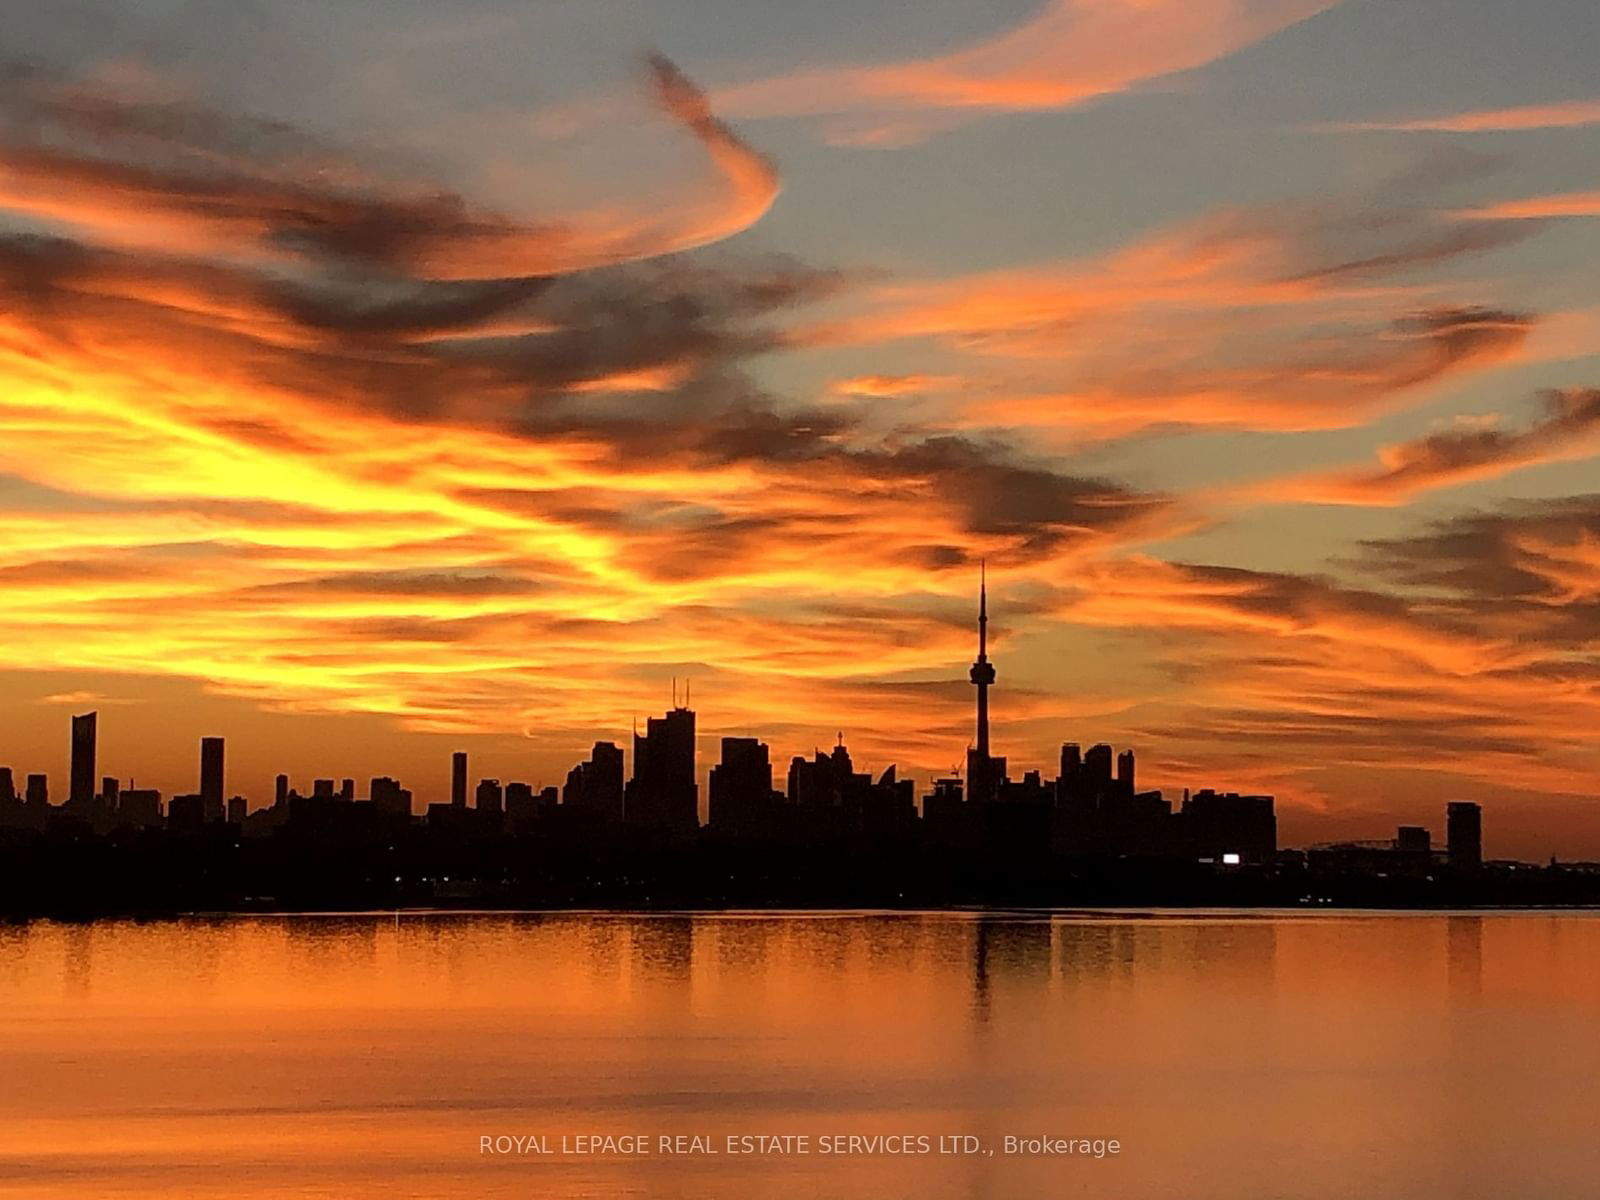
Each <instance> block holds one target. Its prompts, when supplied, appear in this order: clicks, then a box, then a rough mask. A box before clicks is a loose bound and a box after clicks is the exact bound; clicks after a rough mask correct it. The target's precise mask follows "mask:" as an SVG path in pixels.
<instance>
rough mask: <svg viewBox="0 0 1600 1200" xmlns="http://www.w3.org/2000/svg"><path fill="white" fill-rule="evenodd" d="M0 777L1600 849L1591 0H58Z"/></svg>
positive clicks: (4, 193) (40, 154) (1, 443)
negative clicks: (821, 777) (820, 767)
mask: <svg viewBox="0 0 1600 1200" xmlns="http://www.w3.org/2000/svg"><path fill="white" fill-rule="evenodd" d="M14 7H15V8H17V9H18V11H15V12H8V13H7V17H6V22H5V28H4V31H3V35H0V36H3V41H0V644H3V645H4V647H5V649H6V656H5V659H4V662H3V664H0V665H3V666H4V668H5V670H4V674H3V681H0V683H3V687H0V764H6V765H10V766H11V767H13V768H14V769H15V770H16V771H17V772H18V774H19V776H20V775H21V774H22V773H23V772H26V771H39V770H48V771H50V772H51V773H52V789H53V795H54V798H56V799H57V800H59V799H61V798H62V797H64V795H65V788H66V777H65V769H66V758H67V742H68V736H67V718H68V715H69V714H70V713H73V712H81V711H87V710H89V709H98V710H99V712H100V730H101V734H100V765H101V770H102V773H104V774H111V775H118V776H120V777H122V778H123V779H124V780H125V781H126V780H127V779H128V778H129V777H130V776H132V777H135V778H136V779H137V780H138V782H139V783H141V784H144V785H151V786H157V787H161V788H163V789H164V790H167V791H186V790H191V789H192V788H193V786H194V778H195V774H196V771H197V751H196V748H195V743H196V739H198V737H199V736H200V735H202V734H224V735H226V736H227V737H228V739H229V768H230V770H229V780H228V782H229V788H230V790H232V791H239V792H243V793H244V794H246V795H248V796H250V797H251V799H252V801H253V803H255V804H261V803H264V802H266V801H267V800H269V799H270V796H271V788H270V781H271V776H272V775H273V773H275V772H276V771H278V770H286V771H289V772H290V773H291V774H292V775H293V776H294V777H295V779H296V782H297V783H304V784H307V785H308V784H309V780H310V779H311V777H313V776H335V777H342V776H346V775H350V776H355V777H357V778H358V779H360V780H362V781H363V782H362V784H361V788H362V790H363V791H364V790H365V782H364V781H365V779H366V777H368V776H371V775H375V774H394V775H397V776H399V777H400V778H401V779H402V781H403V782H404V783H406V784H407V785H408V786H410V787H411V788H413V790H414V791H416V793H417V794H418V799H419V802H422V801H426V800H438V799H441V798H443V797H444V796H445V794H446V792H447V787H448V754H449V752H450V751H452V750H455V749H466V750H468V751H470V752H471V753H472V754H473V756H474V762H473V775H474V776H479V775H494V776H499V777H500V778H502V779H512V778H516V779H525V780H527V781H529V782H543V783H559V782H560V780H561V779H562V778H563V777H564V775H565V773H566V770H567V768H568V767H569V766H570V765H571V764H572V763H573V762H575V761H577V759H578V758H580V757H581V756H582V755H583V754H584V753H585V752H586V751H587V748H588V746H589V745H590V744H591V743H592V742H594V741H595V740H596V739H597V738H605V739H610V740H615V741H618V742H625V741H626V736H627V733H628V730H629V727H630V724H631V722H632V721H633V719H634V718H635V716H637V717H638V718H639V719H641V721H642V719H643V718H644V717H645V716H647V715H650V714H652V713H659V712H660V711H662V710H663V709H665V708H666V707H667V706H668V705H669V704H670V702H671V697H672V683H671V681H672V680H673V679H674V678H675V677H676V678H678V679H680V680H681V679H690V680H692V687H693V702H694V707H695V708H696V709H697V710H698V712H699V714H700V717H699V720H700V730H701V733H702V735H703V737H702V742H701V753H700V759H701V768H702V771H704V769H706V768H708V767H709V766H710V764H711V763H712V762H713V761H715V755H716V739H718V738H720V737H721V736H723V735H725V734H740V735H743V734H750V733H755V734H759V735H761V736H762V737H764V738H765V739H766V740H768V741H769V742H770V743H771V744H772V748H773V755H774V759H775V760H776V761H777V762H778V763H779V764H780V772H781V769H782V764H786V763H787V761H788V758H789V756H790V755H792V754H795V753H807V754H809V753H810V752H811V750H812V749H813V748H814V747H816V746H828V745H831V744H832V742H833V740H834V737H835V734H836V731H838V730H842V731H843V732H844V736H845V740H846V742H847V743H848V744H849V746H850V748H851V750H852V752H853V754H854V755H855V757H856V760H857V762H858V764H859V763H865V764H866V765H867V766H868V767H870V768H871V769H873V770H880V769H882V768H883V767H884V766H887V765H888V764H889V763H890V762H892V761H893V762H897V763H898V764H899V767H900V770H901V771H902V772H903V773H904V772H910V773H911V774H913V775H915V776H916V777H917V778H918V782H919V787H920V786H921V785H922V784H925V783H926V781H927V779H928V778H929V776H930V775H931V774H932V773H934V772H939V773H944V772H946V771H948V770H949V768H950V766H951V765H952V764H954V763H956V762H957V761H959V760H960V759H961V757H962V755H963V753H964V751H965V748H966V745H967V743H968V741H969V740H970V737H971V711H972V694H971V693H972V688H971V686H970V684H968V683H967V682H966V666H967V664H968V663H969V662H970V661H971V658H972V655H973V652H974V649H975V644H974V643H975V637H974V632H973V618H974V615H975V606H976V589H977V578H978V562H979V560H980V559H986V560H987V563H988V576H989V584H990V598H991V614H992V617H993V620H992V623H991V632H992V635H993V636H992V654H993V657H994V660H995V662H996V664H997V667H998V670H999V682H998V684H997V686H996V688H995V692H994V697H993V713H994V720H995V744H996V751H997V752H998V753H1004V754H1007V755H1008V756H1009V758H1010V761H1011V764H1012V768H1013V771H1014V772H1019V771H1020V770H1022V769H1026V768H1029V767H1038V768H1042V769H1044V770H1045V771H1046V773H1047V775H1048V774H1053V773H1054V763H1055V761H1056V754H1057V748H1058V747H1059V745H1060V743H1061V742H1062V741H1064V740H1075V741H1080V742H1083V743H1090V742H1097V741H1108V742H1112V743H1114V744H1116V745H1117V746H1118V747H1122V746H1128V745H1131V746H1133V747H1134V748H1135V749H1136V750H1137V752H1138V754H1139V760H1140V782H1141V784H1142V785H1143V786H1146V787H1161V788H1164V789H1170V790H1171V791H1170V794H1172V795H1174V796H1176V794H1177V792H1178V790H1179V789H1181V788H1183V787H1185V786H1190V787H1205V786H1215V787H1226V788H1232V789H1239V790H1251V791H1270V792H1273V793H1275V794H1276V795H1277V796H1278V801H1279V812H1280V830H1281V838H1282V840H1283V841H1284V842H1285V843H1286V844H1303V843H1305V842H1308V841H1315V840H1324V839H1330V838H1335V837H1349V836H1356V837H1381V836H1389V835H1390V834H1391V833H1392V826H1393V825H1394V823H1395V822H1396V821H1406V822H1411V821H1415V822H1418V823H1423V824H1427V825H1430V826H1431V827H1432V828H1433V830H1434V834H1435V836H1436V838H1439V839H1441V840H1442V837H1443V817H1442V806H1443V803H1444V801H1445V800H1447V799H1475V800H1479V801H1481V802H1483V803H1484V804H1485V805H1486V808H1487V812H1486V817H1485V836H1486V841H1487V849H1488V851H1489V853H1491V854H1496V855H1521V856H1528V857H1543V856H1546V855H1548V854H1550V853H1552V852H1555V853H1558V854H1560V855H1561V856H1563V857H1583V856H1589V857H1600V798H1597V796H1596V792H1597V790H1600V740H1597V737H1596V734H1595V730H1596V728H1600V653H1597V650H1596V646H1597V637H1600V472H1597V470H1596V458H1597V456H1600V289H1597V288H1596V285H1595V282H1594V281H1595V279H1596V278H1600V75H1597V73H1596V71H1595V67H1594V47H1595V46H1596V45H1597V44H1600V7H1597V6H1596V5H1595V3H1594V0H1521V2H1519V3H1514V4H1513V3H1509V2H1507V0H1346V2H1343V3H1340V2H1338V0H993V2H991V3H987V4H981V5H979V4H972V3H970V2H968V0H919V2H917V3H910V2H908V0H852V2H850V3H845V2H844V0H809V2H807V3H792V4H778V3H772V2H762V0H649V2H646V0H584V2H582V3H575V2H566V3H562V2H558V0H387V2H386V3H384V4H381V5H373V4H371V3H367V2H364V0H51V2H50V3H48V4H38V5H27V6H22V5H16V6H14Z"/></svg>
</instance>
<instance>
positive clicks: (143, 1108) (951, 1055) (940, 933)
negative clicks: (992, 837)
mask: <svg viewBox="0 0 1600 1200" xmlns="http://www.w3.org/2000/svg"><path fill="white" fill-rule="evenodd" d="M1597 952H1600V919H1596V918H1593V917H1590V916H1587V915H1581V914H1579V915H1569V914H1563V915H1546V914H1518V915H1491V916H1470V915H1469V916H1460V915H1453V916H1444V915H1405V916H1386V915H1356V914H1317V915H1312V916H1308V915H1301V914H1238V913H1234V914H1177V913H1148V914H1095V913H1079V914H1056V915H1049V914H1017V915H1005V916H1002V915H981V916H980V915H975V914H951V915H935V914H876V915H848V916H846V915H836V914H799V915H793V916H749V915H727V916H721V915H719V916H703V915H701V916H681V915H666V916H656V917H642V916H616V915H581V914H570V915H566V914H564V915H555V916H533V915H527V916H512V915H470V914H459V915H403V916H400V917H395V916H393V915H388V916H384V915H378V916H351V917H273V918H224V919H214V920H188V921H178V922H166V923H152V924H133V923H102V924H96V925H85V926H63V925H56V924H50V923H35V924H31V925H17V926H9V927H4V928H3V929H0V1026H3V1042H0V1044H3V1046H4V1047H5V1049H4V1050H3V1051H0V1066H3V1079H4V1087H3V1089H0V1195H3V1196H27V1197H74V1198H76V1197H84V1196H101V1195H107V1196H110V1195H118V1196H135V1195H183V1196H197V1197H213V1196H214V1197H230V1198H232V1197H244V1198H251V1197H265V1196H286V1195H287V1196H329V1197H333V1196H338V1197H362V1196H377V1195H383V1196H386V1197H395V1196H402V1195H403V1196H417V1197H435V1196H436V1197H447V1196H448V1197H455V1196H470V1197H502V1196H505V1197H509V1196H518V1197H521V1196H530V1195H539V1196H602V1197H612V1196H615V1197H621V1196H711V1195H727V1196H738V1197H764V1196H770V1197H789V1196H812V1195H818V1194H827V1195H834V1196H846V1197H854V1196H862V1197H869V1196H870V1197H894V1196H904V1197H913V1196H915V1197H934V1198H942V1197H974V1196H977V1197H996V1198H1009V1197H1019V1196H1021V1197H1028V1196H1058V1195H1070V1194H1077V1193H1088V1194H1094V1195H1098V1196H1127V1197H1146V1196H1149V1197H1157V1196H1161V1197H1170V1196H1175V1195H1181V1196H1185V1197H1212V1196H1215V1197H1219V1198H1220V1197H1230V1198H1231V1197H1241V1196H1273V1197H1280V1196H1282V1197H1335V1196H1337V1197H1345V1196H1351V1195H1376V1194H1384V1195H1403V1196H1408V1197H1422V1198H1428V1197H1435V1196H1437V1197H1444V1196H1450V1197H1458V1196H1479V1195H1482V1196H1491V1195H1495V1196H1498V1195H1508V1194H1521V1195H1539V1196H1541V1197H1556V1198H1560V1197H1567V1196H1572V1197H1578V1196H1587V1195H1589V1194H1590V1184H1591V1183H1592V1180H1593V1179H1594V1178H1595V1177H1596V1175H1597V1173H1600V1152H1597V1151H1596V1149H1595V1143H1594V1138H1593V1136H1592V1129H1593V1128H1594V1125H1595V1121H1596V1117H1597V1116H1600V1099H1597V1098H1596V1094H1595V1091H1594V1089H1593V1087H1592V1081H1593V1079H1594V1078H1595V1077H1596V1073H1597V1068H1600V1044H1597V1043H1596V1040H1595V1039H1594V1038H1593V1036H1592V1029H1593V1026H1594V1021H1595V1019H1596V1017H1597V1015H1600V985H1597V984H1596V982H1595V980H1594V977H1593V973H1592V971H1591V969H1590V967H1591V964H1592V963H1593V962H1594V961H1595V958H1596V953H1597ZM603 1133H613V1134H618V1133H643V1134H646V1135H648V1136H649V1137H650V1138H651V1139H652V1142H653V1141H654V1139H655V1138H656V1137H657V1136H659V1135H661V1134H674V1133H686V1134H700V1135H704V1136H705V1137H706V1138H707V1145H709V1146H710V1147H713V1148H721V1147H724V1146H725V1138H726V1137H727V1135H729V1134H739V1133H751V1134H758V1133H765V1134H791V1133H792V1134H806V1135H809V1136H810V1137H811V1138H812V1139H813V1143H812V1144H813V1153H812V1154H810V1155H806V1156H790V1157H786V1158H784V1157H765V1158H763V1157H753V1156H737V1155H730V1154H728V1153H726V1152H723V1153H719V1154H716V1155H694V1156H662V1155H660V1154H656V1153H652V1154H651V1155H649V1156H645V1157H637V1158H635V1157H626V1156H616V1155H613V1156H609V1157H607V1156H601V1157H581V1156H572V1155H566V1156H563V1155H562V1154H560V1153H559V1144H560V1138H561V1137H562V1136H563V1135H566V1136H568V1137H572V1136H576V1135H578V1134H603ZM875 1133H898V1134H910V1135H925V1136H927V1137H929V1138H930V1139H937V1138H938V1136H939V1135H946V1134H965V1135H972V1136H976V1137H977V1138H979V1139H981V1140H982V1144H983V1145H984V1147H985V1148H990V1149H996V1150H997V1151H998V1150H999V1149H1000V1148H1001V1147H1002V1146H1003V1139H1004V1137H1005V1136H1006V1135H1008V1134H1011V1135H1018V1136H1038V1135H1051V1136H1061V1137H1102V1138H1117V1139H1119V1141H1120V1142H1121V1145H1122V1147H1123V1150H1122V1152H1121V1154H1120V1155H1119V1156H1117V1157H1115V1158H1105V1159H1101V1160H1093V1159H1076V1158H1064V1157H1019V1156H1007V1155H1005V1154H1003V1153H998V1152H997V1153H996V1154H995V1155H993V1156H989V1155H987V1154H978V1155H973V1156H962V1155H940V1154H937V1153H934V1154H927V1155H914V1156H894V1157H890V1156H866V1157H863V1156H851V1157H841V1156H838V1155H822V1154H819V1153H816V1152H815V1151H816V1147H817V1145H818V1142H817V1139H819V1138H821V1137H822V1136H824V1135H843V1134H864V1135H870V1134H875ZM500 1134H509V1135H521V1136H524V1137H525V1136H527V1135H542V1136H543V1137H544V1138H545V1139H546V1142H547V1144H549V1145H551V1147H552V1149H553V1152H552V1153H549V1154H545V1155H537V1154H534V1155H526V1156H510V1157H494V1156H484V1155H482V1154H480V1147H479V1139H480V1138H481V1137H482V1136H483V1135H500Z"/></svg>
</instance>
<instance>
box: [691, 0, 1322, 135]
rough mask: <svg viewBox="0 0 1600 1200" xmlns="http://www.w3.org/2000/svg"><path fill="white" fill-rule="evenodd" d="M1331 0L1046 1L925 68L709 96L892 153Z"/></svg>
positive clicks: (926, 62)
mask: <svg viewBox="0 0 1600 1200" xmlns="http://www.w3.org/2000/svg"><path fill="white" fill-rule="evenodd" d="M1337 3H1338V0H1046V2H1045V3H1044V4H1043V6H1042V7H1041V8H1040V9H1039V11H1038V12H1037V13H1035V14H1034V16H1033V17H1031V18H1030V19H1029V20H1027V21H1026V22H1024V23H1023V24H1021V25H1019V26H1017V27H1016V28H1014V29H1010V30H1007V31H1006V32H1004V33H1001V34H999V35H997V36H996V37H994V38H992V39H990V40H988V41H985V42H981V43H978V44H976V45H972V46H967V47H964V48H962V49H959V50H956V51H954V52H952V53H949V54H945V55H940V56H936V57H933V58H927V59H904V60H900V61H896V62H885V63H875V64H865V65H861V66H848V67H822V68H814V69H809V70H799V71H796V72H794V73H792V74H786V75H779V76H775V77H772V78H767V79H760V80H754V81H751V82H748V83H743V84H736V85H731V86H726V87H719V88H717V89H716V92H715V98H716V103H717V107H718V108H719V109H721V110H722V111H724V112H727V113H728V114H729V115H731V116H737V117H746V118H761V117H795V116H823V117H829V118H832V121H831V124H830V125H829V126H828V129H829V137H830V139H831V140H834V141H838V142H851V143H857V144H862V145H886V144H887V145H900V144H904V143H906V142H909V141H916V140H920V139H921V138H922V137H924V136H926V135H927V134H929V133H931V132H935V131H938V130H940V129H944V128H949V127H950V126H951V125H952V124H955V123H960V122H961V121H964V120H968V119H971V118H972V117H974V116H978V115H983V114H993V113H1005V112H1036V111H1042V110H1050V109H1062V108H1070V107H1072V106H1074V105H1078V104H1082V103H1085V102H1086V101H1089V100H1093V99H1095V98H1097V97H1102V96H1106V95H1111V94H1113V93H1116V92H1124V91H1127V90H1129V89H1131V88H1134V87H1137V86H1138V85H1140V84H1143V83H1146V82H1148V81H1149V80H1152V79H1156V78H1159V77H1161V76H1163V75H1170V74H1173V73H1174V72H1178V71H1186V70H1190V69H1191V68H1194V67H1200V66H1204V65H1205V64H1207V63H1210V62H1214V61H1216V60H1218V59H1221V58H1225V57H1227V56H1228V55H1230V54H1233V53H1235V52H1236V51H1239V50H1241V49H1243V48H1244V47H1246V46H1250V45H1252V44H1254V43H1256V42H1259V41H1261V40H1263V39H1265V38H1267V37H1270V36H1272V35H1273V34H1276V33H1279V32H1281V31H1283V30H1284V29H1287V28H1289V27H1290V26H1292V25H1295V24H1298V23H1299V22H1301V21H1304V20H1306V19H1307V18H1309V17H1311V16H1314V15H1316V14H1317V13H1319V12H1322V11H1324V10H1326V9H1329V8H1332V7H1334V6H1335V4H1337Z"/></svg>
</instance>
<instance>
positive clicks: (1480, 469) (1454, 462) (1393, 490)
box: [1245, 389, 1600, 505]
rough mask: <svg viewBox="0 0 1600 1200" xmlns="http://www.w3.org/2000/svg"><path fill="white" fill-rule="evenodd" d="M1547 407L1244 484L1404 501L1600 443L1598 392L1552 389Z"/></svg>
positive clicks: (1330, 499)
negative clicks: (1343, 465) (1505, 424)
mask: <svg viewBox="0 0 1600 1200" xmlns="http://www.w3.org/2000/svg"><path fill="white" fill-rule="evenodd" d="M1544 408H1545V413H1544V416H1543V417H1542V418H1540V419H1539V420H1536V421H1534V422H1532V423H1531V424H1529V425H1528V426H1526V427H1525V428H1523V429H1519V430H1504V429H1498V428H1495V427H1493V426H1489V427H1482V426H1478V427H1467V428H1462V429H1453V430H1449V431H1446V432H1443V433H1435V434H1431V435H1429V436H1428V437H1425V438H1418V439H1416V440H1414V441H1409V442H1401V443H1398V444H1396V445H1391V446H1384V447H1382V448H1381V449H1380V450H1379V451H1378V459H1379V466H1378V467H1377V468H1375V469H1355V470H1350V469H1347V470H1338V471H1327V472H1318V473H1315V474H1311V475H1303V476H1297V477H1292V478H1289V479H1282V480H1275V481H1272V482H1270V483H1266V484H1262V485H1258V486H1254V487H1251V488H1247V489H1245V495H1246V496H1248V497H1250V498H1254V499H1265V500H1269V501H1272V500H1288V501H1295V502H1299V503H1311V504H1360V505H1400V504H1405V503H1406V502H1407V501H1409V500H1410V499H1412V498H1413V497H1414V496H1417V495H1419V494H1421V493H1424V492H1430V491H1434V490H1436V489H1438V488H1444V487H1453V486H1456V485H1459V484H1463V483H1467V482H1470V481H1472V480H1477V479H1494V478H1498V477H1499V476H1501V475H1505V474H1508V473H1510V472H1512V471H1516V470H1519V469H1521V468H1523V467H1529V466H1534V465H1537V464H1540V463H1548V462H1558V461H1562V460H1566V459H1575V458H1584V457H1587V456H1588V455H1591V454H1593V453H1595V451H1596V448H1597V446H1600V391H1595V390H1593V389H1574V390H1570V391H1559V392H1550V393H1548V394H1547V395H1546V396H1545V398H1544Z"/></svg>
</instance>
